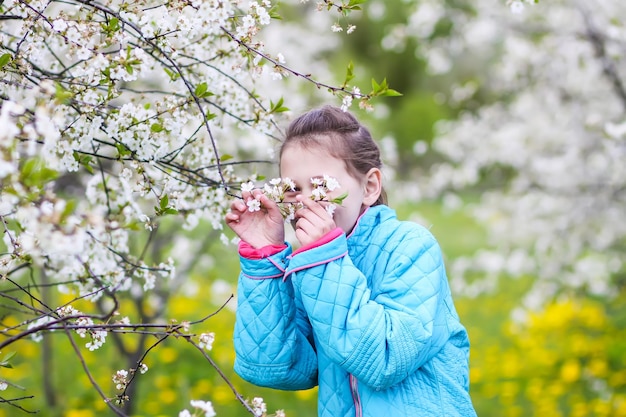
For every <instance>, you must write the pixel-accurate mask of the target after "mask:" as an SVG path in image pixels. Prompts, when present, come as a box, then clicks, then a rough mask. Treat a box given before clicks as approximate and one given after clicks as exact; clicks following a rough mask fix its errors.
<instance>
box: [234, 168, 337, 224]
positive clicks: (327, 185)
mask: <svg viewBox="0 0 626 417" xmlns="http://www.w3.org/2000/svg"><path fill="white" fill-rule="evenodd" d="M311 185H312V186H313V189H312V191H311V195H310V196H309V198H310V199H311V200H313V201H324V202H327V203H328V204H326V205H325V206H324V208H325V209H326V211H327V212H328V214H329V215H330V216H331V217H332V216H333V215H334V213H335V209H336V207H337V205H340V204H341V202H342V201H343V200H344V199H345V198H346V197H347V194H345V193H344V194H342V195H340V196H338V197H334V198H330V196H329V193H331V192H332V191H335V190H336V189H339V187H340V184H339V182H338V181H337V179H335V178H333V177H330V176H328V175H324V176H323V177H322V178H318V177H316V178H311ZM253 189H254V183H253V182H252V181H248V182H246V183H243V184H241V190H242V191H248V192H249V191H252V190H253ZM262 190H263V194H265V195H266V196H267V197H268V198H269V199H270V200H272V201H275V202H276V203H278V205H279V207H280V210H281V213H282V215H283V217H284V218H285V221H287V222H288V221H291V220H293V219H294V217H295V214H296V211H297V210H299V209H300V208H302V203H300V202H294V201H285V200H286V193H288V192H296V185H295V183H294V182H293V180H291V179H290V178H273V179H271V180H270V181H269V183H265V184H264V185H263V189H262ZM246 205H247V206H248V210H249V211H251V212H254V211H258V210H260V209H261V203H260V202H259V201H258V200H256V199H254V198H250V199H249V200H248V201H246Z"/></svg>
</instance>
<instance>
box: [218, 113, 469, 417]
mask: <svg viewBox="0 0 626 417" xmlns="http://www.w3.org/2000/svg"><path fill="white" fill-rule="evenodd" d="M280 175H281V177H283V178H290V179H291V180H293V182H294V183H295V185H296V188H295V191H294V192H291V193H288V194H287V195H286V197H287V198H288V199H289V200H290V201H295V202H298V203H299V204H300V206H301V207H302V208H300V209H299V210H297V211H296V213H295V219H294V220H293V222H292V224H293V225H294V228H295V236H296V238H297V240H298V242H299V243H300V246H299V248H298V249H297V250H295V251H293V250H292V247H291V245H290V244H289V243H285V233H284V221H283V217H282V214H281V210H280V207H279V206H278V204H277V203H275V202H274V201H272V200H270V199H269V198H268V197H267V196H266V195H264V194H263V192H261V190H258V189H257V190H252V191H251V192H243V193H242V197H243V199H241V200H239V199H238V200H236V201H234V202H233V203H232V206H231V211H230V212H229V213H228V214H227V215H226V223H227V224H228V226H229V227H231V228H232V229H233V231H234V232H235V233H236V234H237V235H238V236H239V237H240V238H241V242H240V244H239V254H240V256H241V274H240V277H239V283H238V307H237V318H236V323H235V340H234V342H235V351H236V359H235V371H236V372H237V373H238V374H239V375H240V376H241V377H242V378H244V379H246V380H247V381H250V382H251V383H253V384H256V385H260V386H266V387H272V388H276V389H284V390H300V389H308V388H312V387H314V386H316V385H319V398H318V413H319V416H324V417H326V416H327V417H355V416H356V417H360V416H367V417H381V416H391V417H396V416H407V417H431V416H432V417H434V416H437V417H452V416H463V417H467V416H475V415H476V413H475V411H474V408H473V406H472V402H471V399H470V396H469V378H468V356H469V341H468V337H467V333H466V331H465V328H464V327H463V325H461V323H460V322H459V317H458V315H457V313H456V310H455V307H454V304H453V301H452V297H451V294H450V288H449V286H448V282H447V278H446V273H445V269H444V263H443V260H442V256H441V251H440V248H439V246H438V244H437V241H436V240H435V238H434V237H433V236H432V235H431V234H430V233H429V232H428V230H426V229H425V228H423V227H421V226H419V225H417V224H415V223H411V222H404V221H399V220H398V219H397V218H396V214H395V212H394V211H393V210H392V209H390V208H389V207H387V206H386V205H385V193H384V191H383V187H382V182H381V162H380V153H379V149H378V147H377V146H376V144H375V142H374V141H373V140H372V137H371V135H370V133H369V132H368V130H367V129H366V128H365V127H363V126H362V125H361V124H360V123H359V122H358V121H357V120H356V118H355V117H354V116H352V115H351V114H350V113H347V112H343V111H342V110H341V109H339V108H336V107H331V106H325V107H322V108H320V109H315V110H312V111H310V112H308V113H305V114H304V115H302V116H300V117H299V118H297V119H296V120H295V121H293V122H292V123H291V125H290V126H289V128H288V130H287V134H286V138H285V142H284V144H283V146H282V149H281V151H280ZM325 175H326V176H329V177H333V178H335V179H336V180H337V181H338V183H339V185H340V187H339V188H338V189H336V190H334V191H333V192H332V195H331V197H333V196H339V195H341V194H343V193H346V192H347V197H346V198H345V199H344V200H343V202H342V203H341V205H339V206H337V207H336V209H335V211H334V213H333V214H331V211H328V210H326V206H327V204H328V203H327V202H323V201H314V200H312V199H310V198H309V196H310V195H311V194H312V187H313V186H312V182H311V179H313V178H324V176H325ZM326 178H327V177H326ZM251 199H256V200H258V201H259V202H260V204H261V207H262V209H261V210H257V211H251V210H249V206H248V205H247V204H246V203H247V202H248V201H249V200H251Z"/></svg>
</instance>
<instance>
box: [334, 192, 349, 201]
mask: <svg viewBox="0 0 626 417" xmlns="http://www.w3.org/2000/svg"><path fill="white" fill-rule="evenodd" d="M347 196H348V193H347V192H345V193H343V194H341V195H340V196H339V197H335V198H333V199H332V200H330V202H331V203H334V204H341V203H343V200H345V199H346V197H347Z"/></svg>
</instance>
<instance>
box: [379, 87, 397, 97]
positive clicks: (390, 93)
mask: <svg viewBox="0 0 626 417" xmlns="http://www.w3.org/2000/svg"><path fill="white" fill-rule="evenodd" d="M382 95H383V96H388V97H398V96H401V95H402V93H401V92H399V91H396V90H394V89H392V88H388V89H386V90H385V91H384V92H383V94H382Z"/></svg>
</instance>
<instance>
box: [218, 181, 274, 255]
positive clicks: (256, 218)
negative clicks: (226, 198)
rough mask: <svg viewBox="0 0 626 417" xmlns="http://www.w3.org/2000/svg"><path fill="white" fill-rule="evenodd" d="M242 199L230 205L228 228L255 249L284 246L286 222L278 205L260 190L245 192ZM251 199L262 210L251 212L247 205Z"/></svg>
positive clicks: (227, 217) (227, 215)
mask: <svg viewBox="0 0 626 417" xmlns="http://www.w3.org/2000/svg"><path fill="white" fill-rule="evenodd" d="M241 196H242V199H237V200H235V201H233V202H232V204H231V205H230V212H229V213H227V214H226V217H225V220H226V224H227V225H228V227H230V228H231V229H233V231H234V232H235V233H236V234H237V236H239V237H240V238H241V240H243V241H244V242H247V243H248V244H250V245H251V246H252V247H254V248H257V249H259V248H262V247H263V246H267V245H282V244H283V243H284V241H285V222H284V220H283V216H282V214H281V213H280V209H279V208H278V205H276V203H275V202H274V201H272V200H270V199H269V198H267V196H266V195H265V194H263V192H262V191H261V190H259V189H255V190H252V191H251V192H243V193H242V195H241ZM251 199H255V200H257V201H258V202H259V203H260V204H261V208H260V210H257V211H250V210H249V207H248V205H247V204H246V203H247V202H248V201H250V200H251Z"/></svg>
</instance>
